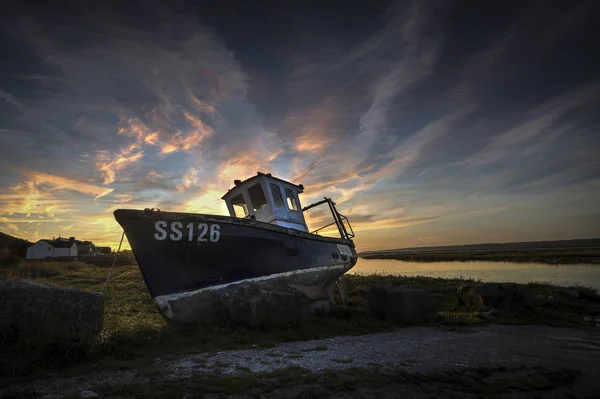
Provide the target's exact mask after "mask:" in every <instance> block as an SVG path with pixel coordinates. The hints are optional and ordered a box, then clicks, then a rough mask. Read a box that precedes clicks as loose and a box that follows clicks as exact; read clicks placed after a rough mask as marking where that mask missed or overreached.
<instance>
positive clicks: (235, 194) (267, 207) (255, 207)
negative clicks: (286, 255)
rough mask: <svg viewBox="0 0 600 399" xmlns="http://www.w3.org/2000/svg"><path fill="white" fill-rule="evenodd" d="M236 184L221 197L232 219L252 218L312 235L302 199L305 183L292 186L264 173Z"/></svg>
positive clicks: (236, 181) (237, 181) (238, 181)
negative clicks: (309, 231) (305, 217)
mask: <svg viewBox="0 0 600 399" xmlns="http://www.w3.org/2000/svg"><path fill="white" fill-rule="evenodd" d="M234 184H235V187H233V188H232V189H230V190H229V191H227V193H226V194H225V195H224V196H223V197H222V198H221V199H223V200H224V201H225V203H226V204H227V209H228V210H229V214H230V215H231V216H232V217H238V218H245V217H248V218H252V219H255V220H258V221H260V222H265V223H272V224H276V225H278V226H282V227H288V228H292V229H296V230H300V231H305V232H308V227H307V226H306V221H305V220H304V214H303V213H302V205H301V203H300V198H299V197H298V196H299V194H302V192H303V191H304V187H303V186H302V184H300V185H296V184H292V183H290V182H287V181H285V180H281V179H278V178H276V177H273V176H272V175H271V174H270V173H267V174H264V173H261V172H258V173H257V174H256V176H253V177H251V178H249V179H246V180H244V181H240V180H235V181H234Z"/></svg>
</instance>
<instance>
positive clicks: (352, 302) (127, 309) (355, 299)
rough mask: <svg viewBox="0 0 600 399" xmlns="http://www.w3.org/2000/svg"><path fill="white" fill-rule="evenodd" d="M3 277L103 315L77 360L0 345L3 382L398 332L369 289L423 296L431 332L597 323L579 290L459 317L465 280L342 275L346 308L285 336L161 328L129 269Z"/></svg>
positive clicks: (82, 268) (39, 266) (76, 267)
mask: <svg viewBox="0 0 600 399" xmlns="http://www.w3.org/2000/svg"><path fill="white" fill-rule="evenodd" d="M10 277H13V278H15V277H16V278H28V279H32V280H36V281H40V282H45V283H50V284H54V285H57V286H64V287H73V288H80V289H84V290H89V291H95V292H100V291H102V290H103V287H104V291H103V297H104V301H105V310H104V330H103V332H102V335H101V337H100V339H99V341H98V342H97V343H95V344H94V346H93V347H92V348H91V350H90V351H87V352H85V353H77V354H76V355H75V354H65V355H64V356H56V355H53V356H46V355H44V354H42V353H37V352H33V353H32V352H31V351H29V350H21V349H22V348H12V349H11V348H6V347H5V345H4V344H3V343H2V342H0V348H1V349H0V359H2V360H1V362H0V376H6V377H15V376H18V375H23V374H26V373H29V372H31V371H35V370H38V371H39V370H55V369H60V368H65V367H72V366H74V365H76V364H80V363H78V362H80V361H82V360H86V362H85V363H86V365H87V366H86V367H104V368H106V367H111V368H114V367H119V366H121V365H124V364H131V363H132V362H138V361H139V362H144V361H145V359H148V358H149V357H154V356H158V355H165V354H178V353H188V354H189V353H194V352H202V351H210V350H217V349H236V348H244V347H251V346H253V345H256V346H259V347H261V346H262V347H269V346H273V345H275V344H277V343H278V342H282V341H298V340H308V339H316V338H327V337H332V336H336V335H348V334H350V335H351V334H367V333H374V332H382V331H391V330H393V329H395V328H401V326H397V325H393V324H391V323H388V322H385V321H381V320H377V319H374V318H372V317H370V316H369V314H368V302H367V297H368V292H369V288H370V286H371V285H373V284H383V283H391V284H399V285H403V286H407V287H413V288H420V289H424V290H426V291H428V292H429V293H430V294H431V295H432V296H433V297H434V298H435V300H436V301H437V302H438V304H439V306H440V310H441V316H442V317H441V319H440V320H439V321H438V322H437V326H438V327H441V328H452V327H454V326H461V325H478V324H484V323H511V324H513V323H517V324H529V323H545V324H552V325H561V326H582V325H585V322H584V317H586V316H596V317H598V316H600V296H599V295H598V293H597V292H596V291H594V290H592V289H589V288H585V287H579V286H578V287H573V288H574V289H575V290H577V291H578V292H579V294H580V297H579V298H571V297H568V296H561V295H560V294H557V293H556V287H553V286H550V285H547V284H528V285H525V286H522V289H523V292H524V293H525V294H526V296H527V297H528V301H529V302H530V303H531V304H532V306H533V308H532V309H531V310H528V311H524V312H520V313H518V314H510V313H502V312H498V311H492V310H490V311H486V312H467V311H464V310H462V309H460V308H459V307H458V299H457V294H456V290H457V288H458V287H459V286H460V285H463V284H473V283H475V281H473V280H461V279H439V278H428V277H401V276H400V277H393V276H380V275H371V276H355V275H349V276H346V277H345V280H346V283H347V291H348V295H349V303H348V305H347V306H346V307H341V306H340V307H337V308H336V309H335V310H334V311H333V313H332V314H331V315H316V316H315V319H314V321H313V322H312V323H305V324H303V325H301V326H298V327H296V328H289V329H249V328H244V327H231V326H225V325H223V326H212V327H206V326H194V327H186V328H182V327H175V326H172V325H169V324H167V323H166V321H165V320H164V319H163V317H162V316H161V315H160V314H159V312H158V311H157V309H156V307H155V305H154V303H153V301H152V300H151V297H150V295H149V294H148V291H147V289H146V286H145V285H144V282H143V279H142V276H141V274H140V272H139V270H138V269H137V267H136V266H121V267H115V268H100V267H96V266H89V265H86V264H81V263H29V264H28V263H23V264H20V265H17V266H12V267H8V268H0V278H2V279H4V278H10ZM105 284H106V285H105ZM79 369H80V370H81V367H79Z"/></svg>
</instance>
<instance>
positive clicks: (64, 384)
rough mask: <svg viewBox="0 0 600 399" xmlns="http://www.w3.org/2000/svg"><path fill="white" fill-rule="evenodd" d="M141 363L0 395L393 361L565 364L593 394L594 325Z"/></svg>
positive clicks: (390, 338)
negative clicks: (152, 378)
mask: <svg viewBox="0 0 600 399" xmlns="http://www.w3.org/2000/svg"><path fill="white" fill-rule="evenodd" d="M148 363H149V364H148V366H147V368H138V369H135V370H127V371H99V372H94V373H90V374H87V375H82V376H79V377H73V378H55V379H46V380H40V381H33V382H29V383H26V384H18V385H17V384H15V385H11V386H7V387H4V388H0V397H2V396H3V395H7V394H8V393H10V392H18V391H23V390H25V389H26V390H27V391H29V392H32V393H33V392H35V393H36V394H39V395H41V396H42V397H46V398H59V397H62V394H63V393H65V392H67V391H72V390H73V389H74V388H76V389H81V390H85V389H90V388H93V387H94V385H96V384H102V383H110V384H111V385H116V384H123V383H128V382H131V381H133V380H138V379H142V380H143V379H144V378H146V377H145V375H147V374H148V370H158V372H159V373H160V375H162V378H164V379H177V380H180V379H186V378H189V377H191V376H193V375H197V374H200V373H215V372H219V373H220V374H222V375H223V374H230V375H232V374H243V373H247V372H256V371H273V370H276V369H279V368H284V367H288V366H292V365H295V366H301V367H304V368H306V369H308V370H311V371H313V372H318V371H320V370H325V369H330V370H336V369H343V368H348V367H377V366H378V365H383V366H386V367H400V368H402V369H403V370H406V371H408V372H415V373H428V372H436V371H448V370H456V369H461V368H478V367H500V366H505V367H508V368H510V367H518V366H543V367H545V368H547V369H558V368H573V369H579V370H580V371H581V372H582V373H583V374H582V376H581V378H579V380H578V381H577V383H576V385H577V387H575V388H576V390H577V391H579V392H590V393H591V392H597V393H598V395H599V396H598V397H600V329H597V328H596V329H572V328H554V327H547V326H501V325H491V326H484V327H475V328H468V329H467V328H465V329H461V330H458V331H449V330H441V329H438V328H433V327H417V328H406V329H402V330H399V331H395V332H390V333H382V334H371V335H363V336H342V337H336V338H331V339H323V340H314V341H302V342H291V343H284V344H280V345H278V346H277V347H275V348H271V349H249V350H235V351H222V352H218V353H212V354H195V355H186V356H179V357H163V358H160V359H155V361H154V362H148Z"/></svg>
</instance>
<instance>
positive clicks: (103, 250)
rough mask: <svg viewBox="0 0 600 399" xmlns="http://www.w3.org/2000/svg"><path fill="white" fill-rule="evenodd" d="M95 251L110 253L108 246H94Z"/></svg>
mask: <svg viewBox="0 0 600 399" xmlns="http://www.w3.org/2000/svg"><path fill="white" fill-rule="evenodd" d="M96 253H99V254H103V255H110V247H96Z"/></svg>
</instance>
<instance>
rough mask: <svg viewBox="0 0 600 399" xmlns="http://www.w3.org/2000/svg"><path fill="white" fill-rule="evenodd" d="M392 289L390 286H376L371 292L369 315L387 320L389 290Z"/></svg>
mask: <svg viewBox="0 0 600 399" xmlns="http://www.w3.org/2000/svg"><path fill="white" fill-rule="evenodd" d="M391 287H392V285H390V284H385V285H374V286H372V287H371V289H370V290H369V313H370V314H371V315H372V316H375V317H377V318H380V319H383V318H385V307H386V296H387V290H388V289H390V288H391Z"/></svg>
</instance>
